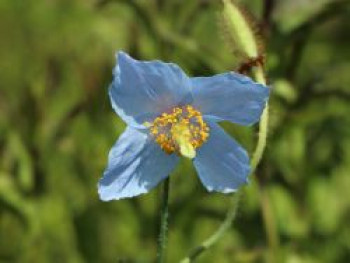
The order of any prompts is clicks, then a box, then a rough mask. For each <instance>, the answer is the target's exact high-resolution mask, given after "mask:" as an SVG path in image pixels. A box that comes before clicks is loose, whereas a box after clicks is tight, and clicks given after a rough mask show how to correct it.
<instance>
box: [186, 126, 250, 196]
mask: <svg viewBox="0 0 350 263" xmlns="http://www.w3.org/2000/svg"><path fill="white" fill-rule="evenodd" d="M209 126H210V135H209V139H208V141H207V142H206V143H204V144H203V146H202V147H200V148H199V149H198V151H197V156H196V158H195V159H194V161H193V162H194V165H195V167H196V170H197V172H198V175H199V178H200V180H201V181H202V183H203V185H204V186H205V187H206V188H207V189H208V191H210V192H211V191H217V192H222V193H230V192H234V191H235V190H237V188H238V187H239V186H240V185H242V184H244V183H247V182H248V179H247V177H248V175H249V171H250V167H249V157H248V154H247V152H246V151H245V150H244V149H243V148H242V147H241V146H240V145H239V144H238V143H237V142H236V141H235V140H234V139H233V138H231V136H229V135H228V134H226V133H225V131H224V130H223V129H222V128H221V127H220V126H219V125H218V124H216V123H214V122H210V123H209Z"/></svg>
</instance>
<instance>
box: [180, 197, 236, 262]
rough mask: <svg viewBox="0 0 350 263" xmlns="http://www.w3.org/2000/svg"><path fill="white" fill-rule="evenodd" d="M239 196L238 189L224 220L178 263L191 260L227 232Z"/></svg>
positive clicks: (234, 213)
mask: <svg viewBox="0 0 350 263" xmlns="http://www.w3.org/2000/svg"><path fill="white" fill-rule="evenodd" d="M240 197H241V191H238V192H237V193H236V194H235V195H234V196H233V200H232V206H231V207H230V209H229V211H228V212H227V216H226V218H225V221H224V222H223V223H222V224H221V225H220V227H219V229H218V230H217V231H216V232H215V233H214V234H213V235H212V236H210V237H209V238H208V239H206V240H205V241H204V242H203V243H202V244H201V245H199V246H198V247H196V248H195V249H193V250H192V252H190V254H189V256H187V257H186V258H184V259H182V260H181V261H180V263H189V262H191V261H193V260H194V259H195V258H197V257H198V256H199V255H200V254H202V253H203V252H204V251H205V250H207V249H209V248H210V247H212V246H213V245H214V244H215V243H216V242H217V241H218V240H219V239H220V238H221V237H222V236H223V235H224V234H225V233H226V232H227V230H228V229H229V228H230V227H231V225H232V222H233V220H234V218H235V217H236V213H237V208H238V204H239V200H240Z"/></svg>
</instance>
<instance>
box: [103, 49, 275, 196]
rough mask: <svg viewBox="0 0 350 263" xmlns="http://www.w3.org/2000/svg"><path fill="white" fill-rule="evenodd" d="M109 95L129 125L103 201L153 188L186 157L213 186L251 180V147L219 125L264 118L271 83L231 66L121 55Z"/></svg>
mask: <svg viewBox="0 0 350 263" xmlns="http://www.w3.org/2000/svg"><path fill="white" fill-rule="evenodd" d="M117 62H118V63H117V65H116V67H115V69H114V79H113V82H112V84H111V86H110V89H109V96H110V99H111V103H112V107H113V109H114V110H115V112H116V113H117V114H118V115H119V116H120V117H121V118H122V119H123V120H124V121H125V122H126V123H127V125H128V126H127V128H126V130H125V131H124V133H123V134H122V135H121V136H120V137H119V139H118V141H117V142H116V143H115V144H114V146H113V147H112V149H111V151H110V153H109V157H108V166H107V168H106V170H105V171H104V174H103V178H102V179H101V180H100V181H99V184H98V192H99V195H100V198H101V199H102V200H104V201H108V200H113V199H114V200H118V199H121V198H127V197H133V196H137V195H140V194H143V193H147V192H149V191H150V190H151V189H152V188H154V187H155V186H156V185H157V184H158V183H159V182H160V181H162V180H164V179H165V178H166V177H167V176H169V174H170V172H171V171H172V170H173V169H174V167H175V166H176V164H177V163H178V161H179V158H180V157H181V156H184V157H187V158H191V159H192V160H193V164H194V166H195V168H196V170H197V172H198V175H199V178H200V180H201V182H202V183H203V185H204V186H205V187H206V189H207V190H208V191H217V192H222V193H230V192H234V191H235V190H236V189H237V188H238V187H239V186H240V185H242V184H244V183H246V182H247V177H248V175H249V171H250V166H249V157H248V154H247V152H246V151H245V150H244V149H243V148H242V147H241V146H240V145H239V144H238V143H237V142H236V141H235V140H234V139H233V138H231V137H230V136H229V135H227V134H226V133H225V131H224V130H223V129H222V128H220V126H219V125H218V124H217V122H218V121H224V120H226V121H231V122H234V123H237V124H241V125H251V124H253V123H255V122H257V121H258V120H259V118H260V115H261V113H262V111H263V109H264V106H265V104H266V101H267V99H268V96H269V89H268V88H267V87H266V86H263V85H260V84H258V83H255V82H253V81H252V80H251V79H249V78H248V77H246V76H243V75H240V74H237V73H233V72H229V73H224V74H219V75H215V76H213V77H197V78H189V77H188V76H187V75H186V74H185V73H184V72H183V71H182V70H181V69H180V68H179V67H178V66H177V65H175V64H172V63H164V62H161V61H137V60H135V59H133V58H131V57H130V56H129V55H127V54H126V53H124V52H119V53H118V54H117Z"/></svg>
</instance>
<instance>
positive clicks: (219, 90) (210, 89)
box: [191, 72, 269, 125]
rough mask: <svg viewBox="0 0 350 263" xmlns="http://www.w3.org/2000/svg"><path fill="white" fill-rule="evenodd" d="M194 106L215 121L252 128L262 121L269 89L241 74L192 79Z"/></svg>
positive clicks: (231, 73)
mask: <svg viewBox="0 0 350 263" xmlns="http://www.w3.org/2000/svg"><path fill="white" fill-rule="evenodd" d="M191 82H192V94H193V99H194V101H193V106H194V107H195V108H197V109H198V110H200V111H201V112H202V114H203V115H206V116H207V117H209V118H210V119H212V120H215V121H223V120H227V121H231V122H234V123H237V124H241V125H251V124H254V123H255V122H257V121H258V120H259V119H260V115H261V113H262V111H263V109H264V107H265V104H266V101H267V99H268V96H269V89H268V88H267V87H266V86H264V85H261V84H258V83H255V82H253V81H252V80H251V79H250V78H248V77H246V76H244V75H241V74H238V73H233V72H230V73H224V74H219V75H215V76H213V77H199V78H192V79H191Z"/></svg>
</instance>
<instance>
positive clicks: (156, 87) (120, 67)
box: [109, 52, 192, 127]
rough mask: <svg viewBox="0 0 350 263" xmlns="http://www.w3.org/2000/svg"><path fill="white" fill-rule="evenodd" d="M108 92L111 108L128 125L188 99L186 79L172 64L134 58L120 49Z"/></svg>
mask: <svg viewBox="0 0 350 263" xmlns="http://www.w3.org/2000/svg"><path fill="white" fill-rule="evenodd" d="M117 59H118V64H117V66H116V68H115V70H114V79H113V82H112V85H111V87H110V91H109V95H110V98H111V101H112V106H113V108H114V110H115V111H116V112H117V114H118V115H120V117H121V118H123V119H124V121H126V122H127V123H128V124H129V125H132V126H134V127H138V126H140V125H142V124H143V123H144V122H146V121H150V120H152V119H153V118H154V117H156V116H158V115H160V114H161V113H163V112H165V111H167V110H169V109H171V108H173V107H174V106H178V105H182V104H188V103H191V102H192V94H191V91H190V79H189V78H188V77H187V76H186V74H185V73H184V72H183V71H182V70H181V69H180V68H179V67H178V66H177V65H175V64H172V63H164V62H161V61H157V60H155V61H138V60H135V59H133V58H131V57H130V56H129V55H127V54H126V53H124V52H119V53H118V55H117Z"/></svg>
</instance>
